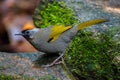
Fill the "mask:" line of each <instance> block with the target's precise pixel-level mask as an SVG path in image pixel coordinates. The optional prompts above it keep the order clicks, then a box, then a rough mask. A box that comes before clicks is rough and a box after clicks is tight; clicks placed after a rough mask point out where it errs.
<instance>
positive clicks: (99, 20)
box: [78, 19, 108, 30]
mask: <svg viewBox="0 0 120 80" xmlns="http://www.w3.org/2000/svg"><path fill="white" fill-rule="evenodd" d="M107 21H108V20H107V19H94V20H90V21H87V22H84V23H81V24H80V25H78V30H81V29H84V28H87V27H89V26H92V25H95V24H99V23H103V22H107Z"/></svg>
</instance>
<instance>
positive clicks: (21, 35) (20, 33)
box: [15, 33, 23, 36]
mask: <svg viewBox="0 0 120 80" xmlns="http://www.w3.org/2000/svg"><path fill="white" fill-rule="evenodd" d="M15 35H21V36H22V35H23V34H22V33H18V34H15Z"/></svg>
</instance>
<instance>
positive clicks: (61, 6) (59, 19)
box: [34, 0, 77, 27]
mask: <svg viewBox="0 0 120 80" xmlns="http://www.w3.org/2000/svg"><path fill="white" fill-rule="evenodd" d="M34 20H35V25H36V26H38V27H48V26H53V25H59V24H60V25H72V24H74V23H76V22H77V19H76V18H75V13H74V12H73V10H72V9H71V8H69V7H67V5H66V4H65V3H63V2H56V1H53V2H50V1H49V0H48V1H46V2H45V1H44V0H43V1H42V3H41V4H40V7H39V8H38V9H37V10H36V12H35V16H34Z"/></svg>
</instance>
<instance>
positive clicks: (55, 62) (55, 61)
mask: <svg viewBox="0 0 120 80" xmlns="http://www.w3.org/2000/svg"><path fill="white" fill-rule="evenodd" d="M65 52H66V51H64V52H63V53H62V54H61V55H60V56H59V57H58V58H56V59H55V60H54V61H53V62H52V63H51V64H49V65H46V67H51V66H53V65H55V64H60V62H57V61H58V60H59V59H61V58H62V57H63V56H64V55H65Z"/></svg>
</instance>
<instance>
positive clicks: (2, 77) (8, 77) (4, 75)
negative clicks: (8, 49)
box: [0, 74, 34, 80]
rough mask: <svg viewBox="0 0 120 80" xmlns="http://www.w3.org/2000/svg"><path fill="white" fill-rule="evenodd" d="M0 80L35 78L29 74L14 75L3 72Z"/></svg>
mask: <svg viewBox="0 0 120 80" xmlns="http://www.w3.org/2000/svg"><path fill="white" fill-rule="evenodd" d="M0 80H34V79H33V78H30V77H27V76H12V75H6V74H1V75H0Z"/></svg>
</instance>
